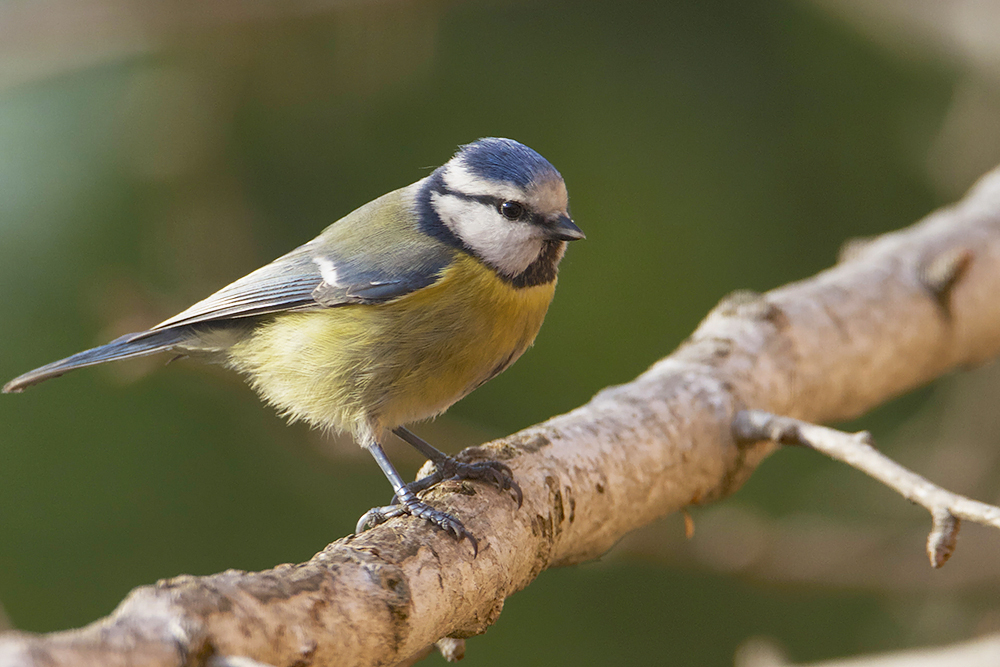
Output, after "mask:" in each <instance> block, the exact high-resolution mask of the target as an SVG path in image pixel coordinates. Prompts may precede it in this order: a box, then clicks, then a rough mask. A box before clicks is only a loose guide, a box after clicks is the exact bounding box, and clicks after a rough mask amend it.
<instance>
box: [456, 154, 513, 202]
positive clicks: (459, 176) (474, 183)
mask: <svg viewBox="0 0 1000 667" xmlns="http://www.w3.org/2000/svg"><path fill="white" fill-rule="evenodd" d="M442 176H443V178H444V184H445V185H446V186H447V187H448V189H449V190H453V191H455V192H459V193H461V194H463V195H470V196H473V197H475V196H479V195H486V196H489V197H498V198H500V199H514V200H517V201H525V200H526V199H527V198H528V196H527V193H525V192H524V190H522V189H521V188H519V187H517V186H516V185H514V184H512V183H502V182H497V181H491V180H488V179H485V178H480V177H479V176H476V175H475V174H473V173H472V172H471V171H469V170H468V169H466V168H465V165H464V164H462V163H461V162H460V161H452V162H449V163H448V165H447V166H446V167H445V169H444V173H443V174H442Z"/></svg>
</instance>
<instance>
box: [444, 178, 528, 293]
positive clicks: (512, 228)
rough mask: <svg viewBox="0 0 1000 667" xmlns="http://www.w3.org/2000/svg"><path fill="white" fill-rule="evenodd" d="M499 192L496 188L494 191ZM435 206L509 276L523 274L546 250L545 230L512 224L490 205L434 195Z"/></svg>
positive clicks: (464, 239)
mask: <svg viewBox="0 0 1000 667" xmlns="http://www.w3.org/2000/svg"><path fill="white" fill-rule="evenodd" d="M494 191H495V188H494ZM431 204H432V205H433V206H434V210H435V211H437V214H438V215H439V216H440V217H441V221H442V222H443V223H444V224H445V225H446V226H447V227H448V228H449V229H451V230H452V231H453V232H454V233H455V235H456V236H458V238H460V239H462V242H463V243H465V245H467V246H469V248H471V249H472V251H473V252H474V253H475V254H476V255H477V256H479V257H480V258H481V259H483V260H484V261H486V263H488V264H490V265H491V266H494V267H496V268H497V269H498V270H499V271H500V272H502V273H504V274H505V275H507V276H510V277H514V276H516V275H518V274H520V273H522V272H523V271H524V270H525V269H527V268H528V266H529V265H530V264H531V263H532V262H534V261H535V260H536V259H537V258H538V254H539V253H540V252H541V251H542V244H543V242H544V239H543V238H542V234H543V232H542V230H541V229H540V228H538V227H537V226H535V225H531V224H529V223H527V222H520V221H514V222H512V221H510V220H508V219H506V218H505V217H503V216H502V215H500V212H499V211H497V210H496V208H494V207H493V206H491V205H489V204H484V203H481V202H478V201H472V200H469V199H463V198H462V197H457V196H455V195H442V194H440V193H437V192H435V193H433V194H432V195H431Z"/></svg>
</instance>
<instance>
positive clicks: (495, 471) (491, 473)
mask: <svg viewBox="0 0 1000 667" xmlns="http://www.w3.org/2000/svg"><path fill="white" fill-rule="evenodd" d="M433 463H434V468H435V470H434V472H432V473H431V474H430V475H427V476H426V477H421V478H420V479H418V480H417V481H415V482H410V483H409V484H407V485H406V488H407V489H408V490H409V491H410V492H412V493H419V492H420V491H424V490H426V489H429V488H430V487H432V486H434V485H435V484H437V483H438V482H441V481H444V480H446V479H454V480H462V479H469V480H478V481H482V482H487V483H489V484H492V485H493V486H495V487H497V488H498V489H500V490H501V491H506V490H508V489H510V490H511V491H513V492H514V498H515V499H516V500H517V506H518V508H520V507H521V503H522V502H523V501H524V494H522V493H521V487H520V486H518V484H517V482H515V481H514V473H513V472H511V469H510V468H508V467H507V466H506V465H504V464H503V463H500V462H499V461H478V462H476V463H462V462H460V461H456V460H455V459H453V458H451V457H450V456H448V457H446V458H444V459H441V460H437V461H433ZM392 502H393V503H395V502H398V501H397V498H396V497H395V496H394V497H393V499H392Z"/></svg>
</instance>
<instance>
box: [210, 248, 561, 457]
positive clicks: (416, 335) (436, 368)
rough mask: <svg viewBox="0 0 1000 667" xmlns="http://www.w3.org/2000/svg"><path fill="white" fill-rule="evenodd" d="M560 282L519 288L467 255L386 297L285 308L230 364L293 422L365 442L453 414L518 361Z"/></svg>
mask: <svg viewBox="0 0 1000 667" xmlns="http://www.w3.org/2000/svg"><path fill="white" fill-rule="evenodd" d="M554 291H555V281H552V282H551V283H548V284H546V285H538V286H535V287H528V288H522V289H514V288H512V287H511V286H510V285H508V284H507V283H504V282H503V281H501V280H500V279H499V278H498V277H497V276H496V275H495V274H494V273H493V272H492V271H490V270H489V269H487V268H485V267H484V266H483V265H482V264H480V263H479V262H477V261H476V260H474V259H472V258H471V257H468V256H466V255H464V254H462V255H459V256H458V257H457V259H456V261H455V263H454V264H453V265H452V266H450V267H449V268H448V269H447V270H446V271H445V274H444V276H443V277H442V278H441V279H440V280H439V281H438V282H436V283H435V284H433V285H431V286H430V287H426V288H424V289H421V290H418V291H416V292H414V293H412V294H408V295H406V296H404V297H402V298H400V299H397V300H395V301H392V302H388V303H384V304H375V305H348V306H339V307H335V308H330V309H327V310H322V311H311V312H303V313H285V314H282V315H279V316H277V317H275V318H274V319H273V320H270V321H268V322H266V323H264V324H262V325H261V326H259V327H258V328H257V329H256V330H255V331H254V333H253V335H251V336H250V337H248V338H247V339H246V340H244V341H241V342H240V343H237V344H236V345H234V346H233V347H232V348H231V349H230V351H229V363H230V365H231V366H232V367H233V368H235V369H236V370H238V371H241V372H243V373H246V374H247V375H249V376H250V381H251V383H252V384H253V386H254V388H255V389H256V390H257V391H258V392H259V393H260V394H261V396H262V397H263V398H264V399H266V400H267V401H268V402H269V403H271V404H273V405H275V406H276V407H277V408H278V409H279V410H281V411H282V413H283V414H286V415H288V416H289V417H291V418H292V419H293V420H296V419H303V420H305V421H308V422H309V423H311V424H313V425H315V426H320V427H324V428H333V429H337V430H346V431H350V432H351V433H352V434H353V435H354V436H355V438H357V439H358V440H359V444H362V445H366V444H369V442H367V441H368V440H370V439H371V438H376V439H380V438H383V437H384V434H385V431H387V430H389V429H392V428H395V427H396V426H400V425H403V424H407V423H409V422H413V421H418V420H421V419H426V418H428V417H432V416H434V415H437V414H440V413H442V412H444V411H445V410H446V409H447V408H448V407H450V406H451V405H452V404H453V403H455V402H456V401H457V400H459V399H460V398H462V397H463V396H465V395H466V394H468V393H469V392H470V391H472V390H473V389H475V388H476V387H478V386H479V385H480V384H482V383H483V382H485V381H486V380H488V379H490V378H491V377H493V376H494V375H496V374H497V373H499V372H500V371H502V370H503V369H504V368H506V367H507V366H509V365H510V364H511V363H513V362H514V360H516V359H517V358H518V357H519V356H521V354H522V353H523V352H524V351H525V350H526V349H527V348H528V347H529V346H530V345H531V343H532V342H533V341H534V339H535V336H536V335H537V333H538V329H539V328H540V327H541V325H542V320H543V319H544V318H545V312H546V311H547V310H548V307H549V303H550V302H551V300H552V295H553V293H554Z"/></svg>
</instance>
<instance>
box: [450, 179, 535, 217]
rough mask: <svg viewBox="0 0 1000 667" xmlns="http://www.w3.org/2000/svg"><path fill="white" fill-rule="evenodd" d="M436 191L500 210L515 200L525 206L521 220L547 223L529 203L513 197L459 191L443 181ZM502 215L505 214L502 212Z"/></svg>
mask: <svg viewBox="0 0 1000 667" xmlns="http://www.w3.org/2000/svg"><path fill="white" fill-rule="evenodd" d="M435 192H437V193H438V194H441V195H451V196H452V197H457V198H459V199H464V200H466V201H474V202H478V203H480V204H485V205H486V206H490V207H492V208H494V209H495V210H496V211H498V212H499V211H500V207H501V206H503V205H504V203H506V202H508V201H514V202H515V203H517V204H520V205H521V206H522V207H523V208H524V214H522V215H521V218H520V219H521V220H523V221H524V222H527V223H530V224H533V225H543V224H545V218H543V217H542V216H541V215H539V214H538V213H535V212H534V211H532V210H531V208H530V207H528V206H527V205H525V204H522V203H521V202H517V201H515V200H513V199H503V198H501V197H494V196H493V195H469V194H466V193H464V192H458V191H456V190H452V189H451V188H449V187H447V186H446V185H444V184H443V183H442V184H441V186H440V187H438V188H435ZM501 215H503V214H502V213H501Z"/></svg>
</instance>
